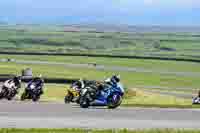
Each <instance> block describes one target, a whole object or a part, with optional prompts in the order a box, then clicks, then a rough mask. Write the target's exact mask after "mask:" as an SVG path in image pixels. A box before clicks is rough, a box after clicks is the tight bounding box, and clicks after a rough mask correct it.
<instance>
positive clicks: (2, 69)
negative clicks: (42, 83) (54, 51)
mask: <svg viewBox="0 0 200 133" xmlns="http://www.w3.org/2000/svg"><path fill="white" fill-rule="evenodd" d="M24 68H32V70H33V73H34V75H39V74H42V75H43V77H53V78H75V79H79V78H86V79H94V80H103V79H105V78H107V77H110V76H111V75H113V74H115V73H118V74H120V75H121V79H122V83H123V84H124V85H125V86H126V87H128V88H130V87H134V86H136V85H143V86H166V87H172V88H181V87H183V88H191V89H192V88H198V87H199V86H200V82H199V80H198V77H190V76H188V77H184V76H176V75H171V74H159V73H143V72H122V71H120V72H119V71H103V70H95V69H86V68H82V69H81V68H67V67H64V66H52V65H33V64H15V63H0V73H2V74H5V73H6V74H18V75H19V74H21V70H22V69H24Z"/></svg>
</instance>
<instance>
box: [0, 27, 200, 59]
mask: <svg viewBox="0 0 200 133" xmlns="http://www.w3.org/2000/svg"><path fill="white" fill-rule="evenodd" d="M199 43H200V35H199V33H162V32H161V33H159V32H157V33H140V32H138V33H135V32H133V33H128V32H95V31H94V32H91V31H88V30H82V28H80V29H79V32H77V31H72V30H70V29H68V27H64V26H31V25H29V26H26V25H18V26H16V25H15V26H14V25H13V26H8V25H4V26H0V49H1V51H15V52H16V51H18V52H19V51H21V52H24V51H26V52H54V53H90V54H114V55H142V56H159V57H163V56H164V57H183V58H196V59H198V58H199V56H200V54H199V51H200V45H199Z"/></svg>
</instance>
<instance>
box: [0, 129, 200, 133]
mask: <svg viewBox="0 0 200 133" xmlns="http://www.w3.org/2000/svg"><path fill="white" fill-rule="evenodd" d="M0 133H200V130H198V129H145V130H142V129H141V130H139V129H138V130H128V129H115V130H103V129H101V130H100V129H0Z"/></svg>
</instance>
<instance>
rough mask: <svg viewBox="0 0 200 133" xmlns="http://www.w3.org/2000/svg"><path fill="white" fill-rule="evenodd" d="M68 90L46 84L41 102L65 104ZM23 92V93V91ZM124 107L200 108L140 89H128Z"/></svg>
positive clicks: (62, 85)
mask: <svg viewBox="0 0 200 133" xmlns="http://www.w3.org/2000/svg"><path fill="white" fill-rule="evenodd" d="M68 88H69V85H65V84H46V85H45V89H44V91H45V92H44V95H42V97H41V101H47V102H61V103H64V100H63V99H64V96H65V95H66V90H67V89H68ZM21 91H23V89H22V90H21ZM18 97H19V95H18ZM122 106H124V107H147V108H149V107H158V108H200V106H199V105H192V102H191V100H189V99H182V98H177V97H174V96H165V95H159V94H154V93H147V92H144V91H141V90H139V89H128V90H127V91H126V93H125V97H124V99H123V102H122Z"/></svg>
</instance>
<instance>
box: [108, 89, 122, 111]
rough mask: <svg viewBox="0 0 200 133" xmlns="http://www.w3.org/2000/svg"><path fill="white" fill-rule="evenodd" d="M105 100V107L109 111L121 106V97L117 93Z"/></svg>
mask: <svg viewBox="0 0 200 133" xmlns="http://www.w3.org/2000/svg"><path fill="white" fill-rule="evenodd" d="M107 100H108V105H107V107H108V108H109V109H115V108H117V107H118V106H120V105H121V103H122V96H121V95H119V94H117V93H114V94H112V95H110V96H109V97H108V99H107Z"/></svg>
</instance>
